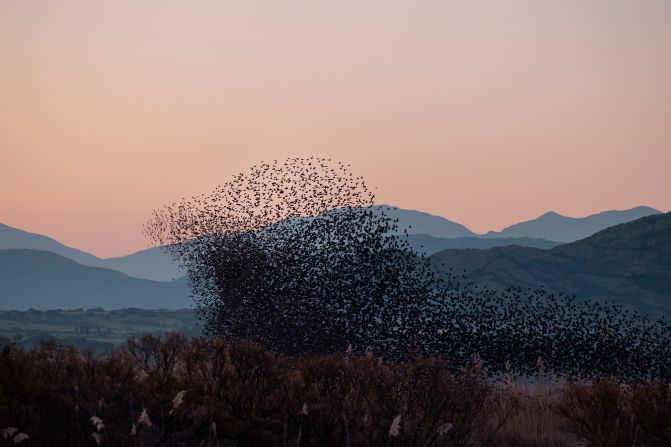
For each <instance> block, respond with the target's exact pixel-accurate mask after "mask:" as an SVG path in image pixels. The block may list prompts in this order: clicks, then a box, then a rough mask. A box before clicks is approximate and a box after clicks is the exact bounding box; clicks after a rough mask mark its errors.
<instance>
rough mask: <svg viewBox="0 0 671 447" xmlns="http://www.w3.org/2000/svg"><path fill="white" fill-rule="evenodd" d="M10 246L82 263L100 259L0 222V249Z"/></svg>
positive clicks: (97, 262) (48, 238) (85, 263)
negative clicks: (48, 253) (40, 251)
mask: <svg viewBox="0 0 671 447" xmlns="http://www.w3.org/2000/svg"><path fill="white" fill-rule="evenodd" d="M10 248H27V249H31V250H43V251H48V252H51V253H56V254H58V255H61V256H64V257H66V258H68V259H72V260H73V261H77V262H79V263H80V264H84V265H98V264H99V263H100V262H101V261H102V260H101V259H100V258H98V257H97V256H94V255H92V254H89V253H86V252H84V251H81V250H77V249H76V248H71V247H68V246H67V245H64V244H61V243H60V242H58V241H57V240H55V239H52V238H50V237H48V236H43V235H41V234H37V233H31V232H29V231H23V230H20V229H18V228H14V227H10V226H9V225H4V224H1V223H0V250H6V249H10Z"/></svg>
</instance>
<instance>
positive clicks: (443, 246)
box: [408, 234, 560, 255]
mask: <svg viewBox="0 0 671 447" xmlns="http://www.w3.org/2000/svg"><path fill="white" fill-rule="evenodd" d="M408 243H409V244H410V246H411V247H412V248H414V249H415V250H417V252H418V253H424V254H426V255H432V254H434V253H437V252H439V251H441V250H447V249H467V248H473V249H478V250H484V249H488V248H494V247H505V246H508V245H519V246H522V247H534V248H542V249H550V248H553V247H556V246H557V245H560V243H559V242H554V241H548V240H545V239H536V238H531V237H501V238H491V239H490V238H482V237H454V238H445V237H435V236H431V235H428V234H410V235H408Z"/></svg>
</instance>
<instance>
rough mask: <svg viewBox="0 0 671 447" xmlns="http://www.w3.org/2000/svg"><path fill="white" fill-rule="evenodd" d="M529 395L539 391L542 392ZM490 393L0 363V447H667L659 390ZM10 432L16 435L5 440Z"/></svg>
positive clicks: (329, 362)
mask: <svg viewBox="0 0 671 447" xmlns="http://www.w3.org/2000/svg"><path fill="white" fill-rule="evenodd" d="M539 383H540V384H539ZM539 383H536V384H534V385H529V386H526V387H525V386H521V385H517V384H515V383H514V382H513V381H511V380H510V381H507V382H505V383H499V384H494V383H493V382H492V381H491V380H489V379H488V378H487V377H486V374H485V372H484V371H483V368H482V366H481V364H480V362H478V361H474V362H473V363H472V364H471V366H469V367H467V368H465V369H463V370H461V371H460V372H459V373H457V374H454V373H450V372H449V371H448V368H447V365H446V364H445V363H444V361H443V360H441V359H439V358H435V357H422V356H416V357H414V358H412V359H411V360H409V361H406V362H400V363H397V362H386V361H384V360H383V359H379V358H374V357H373V356H370V355H368V356H366V355H364V356H352V355H348V354H342V355H327V356H318V357H306V358H300V359H294V358H288V357H284V356H276V355H273V354H271V353H269V352H266V351H264V350H262V349H260V348H259V347H257V346H254V345H250V344H247V343H236V344H232V345H231V344H228V343H226V342H224V341H223V340H213V341H206V340H201V339H194V340H188V339H186V338H185V337H183V336H182V335H178V334H171V335H168V336H166V337H165V338H163V339H159V338H157V337H153V336H144V337H142V338H134V339H130V340H129V342H128V345H127V347H126V349H123V350H118V351H115V352H113V353H111V354H107V355H104V356H99V357H95V356H93V355H92V354H91V353H90V352H86V351H81V352H79V351H77V350H75V349H73V348H70V347H63V346H57V345H55V344H53V343H52V344H49V343H46V344H43V345H41V346H40V347H39V348H36V349H34V350H31V351H24V350H21V349H20V348H19V347H18V346H17V345H16V344H8V345H6V346H5V347H3V348H2V350H0V429H9V430H6V431H3V432H2V433H0V445H13V444H14V443H15V442H16V441H17V436H18V435H19V434H23V436H22V437H21V438H22V439H19V441H21V445H26V446H27V445H38V446H45V447H49V446H79V445H81V446H85V445H96V444H99V445H109V446H126V445H137V446H154V445H166V446H190V445H194V446H195V445H209V446H222V445H239V446H247V445H249V446H266V445H270V446H275V445H277V446H284V445H287V446H352V447H354V446H474V447H476V446H499V447H513V446H528V447H531V446H538V447H541V446H556V447H564V446H566V447H568V446H578V445H584V442H583V441H582V440H584V441H586V442H587V443H588V445H591V446H620V445H622V446H625V445H626V446H630V445H637V446H639V445H640V446H667V445H670V443H671V392H670V389H669V383H668V382H655V383H650V384H637V385H631V386H625V385H622V384H618V383H616V382H613V381H608V380H602V381H599V382H596V383H594V384H592V385H586V384H578V383H572V382H568V383H567V385H566V386H563V387H556V386H555V387H551V386H548V385H542V382H539ZM14 428H16V430H13V429H14ZM25 436H27V438H25Z"/></svg>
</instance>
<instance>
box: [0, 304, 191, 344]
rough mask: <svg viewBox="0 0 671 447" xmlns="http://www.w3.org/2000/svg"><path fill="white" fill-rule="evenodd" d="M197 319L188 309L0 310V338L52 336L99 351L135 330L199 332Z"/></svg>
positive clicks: (25, 339)
mask: <svg viewBox="0 0 671 447" xmlns="http://www.w3.org/2000/svg"><path fill="white" fill-rule="evenodd" d="M196 323H197V319H196V317H195V315H194V313H193V311H192V310H190V309H182V310H143V309H121V310H112V311H106V310H103V309H88V310H83V309H75V310H49V311H38V310H28V311H0V340H2V339H5V341H7V340H12V339H14V338H16V337H20V344H21V345H22V346H23V347H27V348H31V347H34V346H36V345H38V344H39V343H40V342H41V341H47V340H53V341H57V342H61V343H67V344H70V345H73V346H77V347H91V348H93V349H94V351H95V352H98V353H99V352H103V351H105V350H108V349H110V348H112V347H114V346H118V345H120V344H123V343H125V341H126V339H127V338H128V337H130V336H133V335H137V334H157V335H160V334H163V333H166V332H172V331H177V332H181V333H184V334H186V335H190V336H195V335H198V334H199V329H198V327H197V324H196Z"/></svg>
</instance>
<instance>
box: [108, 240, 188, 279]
mask: <svg viewBox="0 0 671 447" xmlns="http://www.w3.org/2000/svg"><path fill="white" fill-rule="evenodd" d="M99 265H100V266H101V267H105V268H108V269H112V270H116V271H119V272H121V273H125V274H126V275H128V276H133V277H135V278H143V279H151V280H153V281H172V280H174V279H177V278H180V277H182V276H184V273H183V272H182V271H180V269H179V266H178V265H177V263H176V262H175V261H173V259H172V256H170V254H168V253H165V252H164V251H163V249H162V248H161V247H153V248H148V249H146V250H142V251H138V252H137V253H132V254H130V255H126V256H120V257H117V258H107V259H103V260H102V261H101V263H100V264H99Z"/></svg>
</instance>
